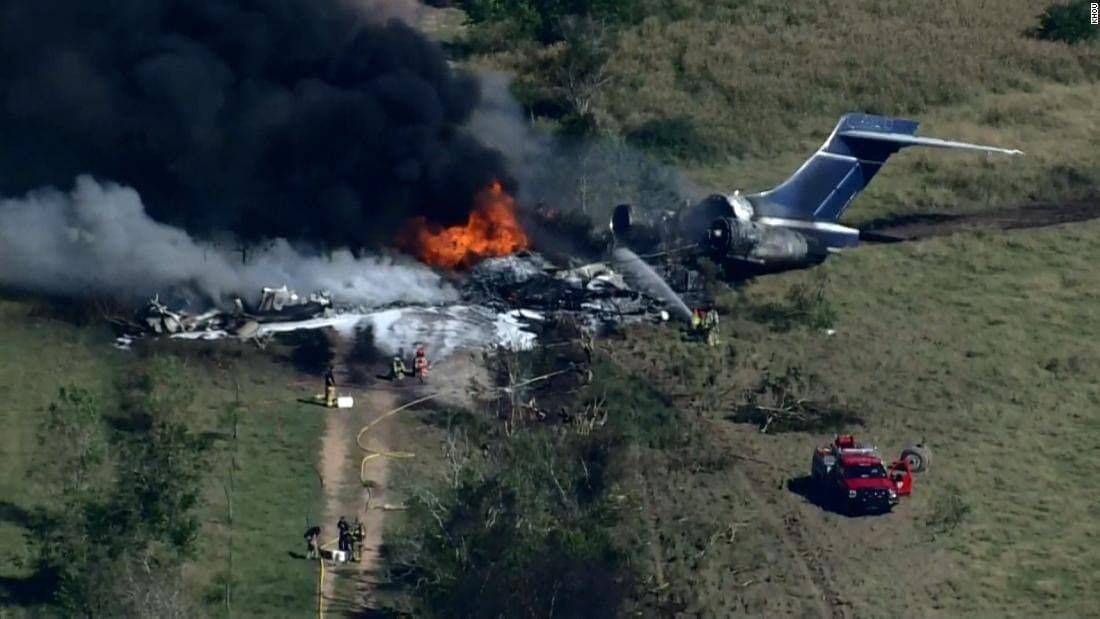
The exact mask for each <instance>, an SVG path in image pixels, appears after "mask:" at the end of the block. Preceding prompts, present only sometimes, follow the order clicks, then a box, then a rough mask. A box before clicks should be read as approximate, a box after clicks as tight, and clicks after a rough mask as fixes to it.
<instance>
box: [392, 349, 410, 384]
mask: <svg viewBox="0 0 1100 619" xmlns="http://www.w3.org/2000/svg"><path fill="white" fill-rule="evenodd" d="M408 373H409V371H408V369H406V368H405V361H404V360H402V359H401V355H394V356H393V364H392V367H391V368H390V380H398V381H399V380H402V379H403V378H405V375H406V374H408Z"/></svg>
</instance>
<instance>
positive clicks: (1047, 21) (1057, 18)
mask: <svg viewBox="0 0 1100 619" xmlns="http://www.w3.org/2000/svg"><path fill="white" fill-rule="evenodd" d="M1089 5H1090V0H1072V1H1071V2H1067V3H1064V4H1063V3H1056V4H1052V5H1050V6H1048V7H1047V9H1046V10H1045V11H1043V15H1042V17H1040V18H1039V27H1038V28H1037V29H1036V30H1035V32H1034V35H1035V36H1036V37H1038V38H1040V39H1044V40H1047V41H1061V42H1063V43H1083V42H1085V41H1089V40H1091V39H1094V38H1096V36H1097V33H1100V28H1098V27H1096V26H1093V25H1092V24H1090V23H1089V10H1090V6H1089Z"/></svg>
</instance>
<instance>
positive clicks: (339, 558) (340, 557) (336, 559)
mask: <svg viewBox="0 0 1100 619" xmlns="http://www.w3.org/2000/svg"><path fill="white" fill-rule="evenodd" d="M347 561H348V553H346V552H344V551H343V550H333V551H332V562H333V563H347Z"/></svg>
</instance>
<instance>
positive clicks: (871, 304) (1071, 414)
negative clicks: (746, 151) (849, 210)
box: [615, 222, 1100, 616]
mask: <svg viewBox="0 0 1100 619" xmlns="http://www.w3.org/2000/svg"><path fill="white" fill-rule="evenodd" d="M1098 250H1100V223H1095V222H1094V223H1089V224H1085V225H1074V226H1063V227H1056V228H1049V229H1044V230H1041V231H1017V232H1011V233H998V234H984V233H978V234H960V235H956V236H951V237H947V238H943V239H937V240H931V241H925V242H920V243H914V244H906V245H902V246H892V247H867V248H861V249H859V250H857V251H855V252H852V253H850V254H844V255H841V256H839V257H836V258H834V259H833V260H830V261H829V262H828V263H826V265H825V266H823V267H820V269H819V272H823V273H825V274H827V275H828V286H827V291H828V298H829V299H830V301H831V302H832V303H833V304H834V305H835V307H836V308H837V309H838V312H839V318H838V320H837V322H836V324H835V325H834V328H835V329H836V333H835V334H834V335H831V336H830V335H827V334H826V333H824V332H806V331H795V332H791V333H772V332H770V331H769V330H768V329H767V328H766V327H763V326H761V325H758V324H755V323H751V322H745V321H727V323H726V324H727V325H728V326H727V327H726V329H727V331H726V335H727V337H729V338H730V339H731V341H730V344H731V349H730V351H729V354H714V353H709V352H708V353H702V355H704V356H703V357H702V359H703V360H704V362H705V364H706V366H705V367H706V369H705V370H704V371H702V372H700V373H698V374H692V373H688V374H687V375H686V376H683V375H682V373H680V374H678V368H677V366H678V365H681V364H685V363H690V362H691V360H693V359H694V360H698V359H699V357H698V355H699V353H697V352H694V353H693V352H692V351H691V350H690V349H689V350H685V349H684V346H683V345H680V344H676V343H665V344H655V345H646V344H644V343H642V342H644V341H647V340H648V341H652V340H654V339H655V338H653V337H644V336H643V337H638V338H631V339H630V340H629V341H628V342H627V343H625V344H623V345H622V348H621V349H619V347H618V346H617V347H616V350H615V354H616V356H617V358H619V359H621V360H622V361H623V362H624V363H627V364H629V365H631V366H633V367H636V368H637V369H639V370H642V369H643V368H644V369H645V371H646V374H647V375H649V376H653V377H655V380H656V381H657V382H658V384H661V385H662V386H663V388H665V389H669V390H677V391H680V392H684V391H686V392H688V393H691V394H695V395H694V396H693V397H694V399H693V400H681V402H683V405H684V407H685V408H686V409H687V410H689V411H692V414H693V415H698V416H699V418H700V419H702V421H701V422H700V423H704V424H705V425H706V427H708V428H711V429H712V431H711V436H712V437H713V438H714V441H715V442H716V443H717V444H719V445H724V446H727V447H728V448H729V449H730V450H732V451H734V452H739V453H756V454H763V455H764V457H765V458H766V460H767V461H768V462H769V463H772V465H773V466H771V467H756V470H752V468H751V467H750V470H749V471H748V472H747V477H748V479H750V480H752V481H755V482H757V483H759V489H758V490H757V492H760V493H762V494H763V496H764V497H765V499H766V502H767V503H768V504H769V505H773V506H777V507H774V509H775V510H777V511H781V510H784V509H792V510H794V509H796V506H797V505H799V504H801V502H802V501H801V499H800V497H798V496H797V495H796V494H794V493H791V492H788V491H787V490H785V489H783V490H775V488H782V486H783V482H784V481H785V480H789V479H794V478H797V477H798V476H800V475H804V474H806V468H807V466H808V461H809V452H810V449H811V447H812V446H813V445H814V444H815V442H818V441H823V440H825V439H826V438H827V436H825V435H824V434H822V435H816V436H814V435H807V434H803V433H795V434H782V435H775V436H768V435H760V434H759V433H758V432H757V431H756V430H755V429H750V428H749V427H747V426H743V425H735V424H733V423H732V422H730V421H729V420H728V417H729V416H730V415H731V412H732V406H733V404H734V400H733V399H732V398H730V399H727V400H715V399H713V398H712V397H711V396H709V395H708V391H712V390H714V389H722V390H723V391H724V390H725V387H726V386H727V385H741V386H747V385H750V384H752V383H753V381H754V380H755V377H756V376H758V375H759V373H760V372H762V371H764V370H768V369H771V370H772V371H775V370H776V369H782V368H785V367H787V366H788V365H792V364H793V365H797V366H799V367H801V368H802V369H803V370H804V371H807V372H813V373H816V374H818V375H819V376H821V377H823V380H824V382H825V384H826V385H827V386H828V388H829V389H830V390H831V391H832V392H833V393H835V394H836V395H837V396H838V397H839V398H840V399H841V400H842V401H843V402H847V403H850V404H851V405H852V406H853V407H855V408H856V410H857V411H858V412H859V414H860V415H861V416H862V417H863V418H864V419H865V420H866V427H865V428H862V429H861V428H858V427H857V428H855V429H856V430H857V431H859V432H860V433H861V434H863V435H865V436H866V437H867V438H868V439H869V440H870V441H872V442H874V443H877V444H879V445H881V446H882V447H883V448H884V449H885V451H886V452H887V454H890V453H896V452H897V451H898V450H900V449H901V448H902V447H903V446H905V445H906V444H909V443H911V442H915V441H916V440H919V439H922V438H923V439H925V440H926V441H927V442H928V443H929V444H930V445H932V446H933V449H934V454H935V456H934V457H935V461H934V465H933V468H932V470H931V472H929V473H928V474H926V475H924V476H922V477H920V478H919V479H918V480H917V490H916V494H915V496H914V497H913V498H912V499H911V501H910V502H909V503H908V504H907V505H905V506H904V509H903V510H900V511H899V513H898V514H896V515H894V516H891V517H889V518H888V519H886V520H885V523H883V524H874V523H864V522H863V521H855V523H856V524H855V525H853V521H848V520H847V519H843V518H839V517H835V516H832V515H830V514H826V513H824V512H821V511H820V510H817V509H816V508H812V509H807V510H803V511H801V512H796V513H798V514H799V515H800V516H801V517H802V519H803V524H802V525H801V526H800V527H799V529H800V530H804V531H807V532H808V533H807V534H808V535H810V534H812V535H814V536H818V537H817V538H816V541H812V542H807V545H808V546H810V547H814V548H818V547H820V548H831V547H832V548H834V550H833V552H834V556H833V557H832V559H831V560H832V561H834V562H837V561H839V562H841V563H842V565H836V566H835V568H834V569H836V570H837V571H838V572H839V574H834V575H833V577H832V584H833V586H835V587H836V588H837V590H838V591H841V592H843V595H844V596H845V597H846V598H848V599H850V600H852V601H853V602H854V604H855V610H856V614H857V615H859V614H863V613H868V614H871V615H876V616H877V615H878V614H881V613H887V612H889V606H888V604H889V600H882V599H878V598H879V596H880V593H879V592H887V591H891V590H892V589H896V590H897V591H896V592H895V593H894V594H891V595H900V596H902V598H901V599H907V601H908V604H909V607H908V608H907V611H906V612H907V613H908V614H910V615H913V616H926V615H928V614H938V615H945V616H953V615H957V614H958V613H977V614H982V615H996V616H1007V615H1011V616H1031V615H1034V614H1042V615H1048V616H1049V615H1058V616H1081V615H1086V614H1089V613H1091V612H1094V611H1095V609H1096V608H1097V604H1098V603H1100V596H1098V594H1097V590H1098V586H1100V553H1098V552H1097V551H1096V545H1095V543H1094V540H1095V539H1096V537H1097V536H1098V535H1100V524H1097V523H1096V521H1095V519H1094V518H1093V517H1092V511H1093V504H1094V500H1093V497H1094V496H1095V495H1096V493H1097V492H1100V483H1098V482H1097V480H1096V478H1095V477H1094V476H1092V475H1089V474H1087V473H1086V474H1082V471H1087V470H1088V469H1089V468H1090V466H1089V459H1090V458H1091V457H1092V454H1095V453H1096V452H1097V450H1098V449H1100V414H1098V413H1097V403H1098V402H1100V383H1098V381H1097V378H1096V369H1097V368H1098V367H1100V349H1098V348H1097V346H1096V345H1095V344H1094V343H1093V342H1094V341H1095V339H1096V338H1097V336H1098V335H1100V334H1098V333H1097V332H1096V325H1097V311H1098V310H1097V309H1096V307H1097V305H1096V294H1097V293H1096V289H1097V285H1098V284H1100V281H1098V277H1100V276H1098V275H1097V273H1096V270H1095V268H1094V265H1093V260H1092V257H1093V256H1095V255H1096V252H1097V251H1098ZM819 276H820V275H819V274H818V273H814V272H803V273H797V274H791V275H788V276H779V277H774V278H769V279H766V280H762V281H760V282H759V283H757V284H754V285H752V286H750V287H749V288H748V289H747V291H746V292H745V293H744V296H743V297H742V299H751V300H752V302H754V303H756V302H762V301H763V300H771V299H778V298H781V297H782V296H783V294H785V292H786V290H787V289H788V287H789V286H791V285H793V284H795V283H796V282H799V281H802V280H805V279H807V278H813V277H819ZM742 302H743V301H742ZM731 323H732V324H731ZM660 335H663V336H665V337H667V334H664V333H662V334H660ZM708 354H709V355H711V356H710V357H707V356H706V355H708ZM681 367H682V365H681ZM710 372H715V373H716V375H717V376H716V384H717V387H715V388H708V387H707V386H706V382H705V380H706V379H705V377H706V376H708V374H709V373H710ZM685 381H692V384H690V385H685V384H684V383H685ZM691 418H694V417H692V416H689V419H691ZM758 457H759V455H758ZM737 466H738V465H737V464H736V463H735V464H734V467H735V468H736V467H737ZM741 468H744V465H741ZM704 476H709V478H710V479H712V480H713V478H714V477H715V476H714V475H713V474H712V473H706V474H704ZM703 478H704V477H703V476H701V477H699V478H698V479H696V480H694V482H692V480H690V479H689V480H687V481H685V482H683V483H682V484H680V485H681V486H682V487H683V488H692V487H694V488H695V492H694V496H692V495H690V493H689V494H688V496H682V495H679V494H680V493H682V492H683V491H682V490H681V491H678V492H676V491H674V492H672V493H671V495H670V496H668V498H669V499H670V500H674V504H672V505H669V506H668V507H667V509H668V510H670V511H671V510H676V511H684V510H685V506H689V507H686V511H689V512H694V511H696V510H699V511H700V512H701V513H707V514H714V513H715V511H720V510H715V508H714V507H713V505H714V503H715V500H716V499H715V497H714V494H715V491H714V490H713V489H711V488H708V487H707V484H702V483H699V480H701V479H703ZM725 478H726V479H727V483H728V484H729V486H730V487H731V488H736V485H735V484H733V483H730V481H729V480H730V476H729V475H726V476H725ZM769 488H770V489H771V490H769ZM731 491H732V490H731ZM734 494H736V492H734ZM948 495H955V496H957V497H958V498H959V499H960V500H961V502H962V504H963V505H965V506H967V507H969V512H968V513H967V514H966V515H965V516H964V517H963V518H962V519H961V521H960V522H959V523H958V524H957V526H954V527H953V528H950V530H948V531H946V532H943V531H940V532H937V530H935V528H933V527H930V526H928V524H927V523H928V522H929V521H930V520H933V519H935V518H938V517H941V516H943V514H942V513H939V512H941V511H942V510H945V509H950V507H944V501H945V500H946V497H947V496H948ZM657 496H658V497H660V496H666V495H662V494H661V493H658V494H657ZM743 496H744V495H742V497H741V498H742V499H743ZM737 500H738V499H737V497H736V496H734V497H731V498H730V500H729V501H728V502H727V503H726V504H727V505H728V506H729V510H728V512H727V515H726V516H725V518H736V519H738V520H742V519H749V520H752V519H753V518H754V517H755V518H760V517H761V515H760V513H759V510H760V506H759V505H757V506H756V514H755V516H754V515H753V512H752V510H751V509H750V510H749V511H748V513H746V510H745V509H743V508H741V509H736V508H735V507H734V506H735V505H736V501H737ZM728 514H735V516H730V515H728ZM718 518H721V516H718ZM720 522H721V520H719V523H720ZM716 524H718V523H712V524H711V526H712V528H713V527H714V526H715V525H716ZM876 528H877V532H876ZM883 536H885V539H883ZM676 538H677V536H676V535H673V536H672V539H674V540H675V539H676ZM672 545H674V544H672ZM753 545H754V542H750V543H749V546H748V548H749V549H751V548H752V547H753ZM746 552H751V551H750V550H748V549H746ZM741 559H742V560H744V557H741ZM731 560H737V555H736V553H734V557H733V559H731ZM862 561H866V562H867V564H869V565H876V566H882V567H884V568H885V569H882V570H881V571H877V573H875V574H872V575H867V576H862V577H860V578H853V577H852V575H851V574H848V573H846V572H848V571H849V570H848V568H847V567H846V566H845V565H843V563H844V562H862ZM710 569H711V570H724V569H725V567H723V566H721V565H712V566H711V568H710ZM788 569H789V566H787V565H781V566H777V567H775V568H773V571H772V574H771V575H772V576H777V575H778V574H780V573H781V571H785V570H788ZM777 570H778V571H777ZM899 577H901V581H900V584H899V580H898V579H899ZM689 578H690V580H688V581H687V582H692V583H694V582H696V581H697V579H704V580H707V581H714V580H715V578H714V573H708V572H707V570H706V569H703V570H702V573H699V574H690V576H689ZM692 591H695V589H694V588H692ZM914 592H917V593H914ZM692 595H696V593H692ZM697 595H700V596H704V595H714V594H712V593H711V592H700V593H698V594H697ZM884 604H887V605H884ZM861 611H862V612H861Z"/></svg>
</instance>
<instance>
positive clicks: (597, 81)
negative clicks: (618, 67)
mask: <svg viewBox="0 0 1100 619" xmlns="http://www.w3.org/2000/svg"><path fill="white" fill-rule="evenodd" d="M561 32H562V38H563V43H564V46H563V49H562V51H561V53H560V54H559V55H558V57H557V58H556V59H555V60H554V61H553V66H552V68H551V70H550V71H549V77H550V85H551V88H552V90H554V91H555V92H556V93H557V94H558V95H559V96H560V97H561V98H562V99H563V100H564V101H565V102H566V104H567V105H568V106H569V108H570V110H571V111H572V113H573V114H574V115H576V116H577V117H578V118H581V119H588V118H590V117H591V113H592V102H593V99H595V98H596V96H597V95H598V94H599V93H600V91H601V90H602V89H603V88H604V86H606V85H607V84H608V83H609V82H610V81H611V74H610V72H609V71H608V66H607V63H608V60H610V58H611V52H612V50H613V49H614V35H613V33H612V32H611V30H610V29H609V28H608V27H607V25H606V24H605V23H604V22H601V21H598V20H596V19H593V18H592V17H589V16H585V17H575V16H570V17H566V18H563V19H562V20H561Z"/></svg>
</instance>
